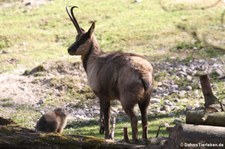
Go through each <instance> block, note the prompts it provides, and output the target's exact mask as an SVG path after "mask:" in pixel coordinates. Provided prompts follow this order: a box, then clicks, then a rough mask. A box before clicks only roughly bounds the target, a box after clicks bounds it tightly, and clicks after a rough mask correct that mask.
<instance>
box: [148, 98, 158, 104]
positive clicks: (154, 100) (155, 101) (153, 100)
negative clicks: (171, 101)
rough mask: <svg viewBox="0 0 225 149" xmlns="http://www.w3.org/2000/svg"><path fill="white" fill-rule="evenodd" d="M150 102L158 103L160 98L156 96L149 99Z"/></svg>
mask: <svg viewBox="0 0 225 149" xmlns="http://www.w3.org/2000/svg"><path fill="white" fill-rule="evenodd" d="M150 103H151V104H155V103H160V99H158V98H151V99H150Z"/></svg>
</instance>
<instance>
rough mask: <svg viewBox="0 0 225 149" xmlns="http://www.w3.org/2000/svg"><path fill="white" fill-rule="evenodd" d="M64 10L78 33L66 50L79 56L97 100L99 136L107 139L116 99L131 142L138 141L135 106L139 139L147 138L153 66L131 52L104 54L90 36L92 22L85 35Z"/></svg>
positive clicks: (93, 26)
mask: <svg viewBox="0 0 225 149" xmlns="http://www.w3.org/2000/svg"><path fill="white" fill-rule="evenodd" d="M74 8H77V6H73V7H71V9H70V12H69V10H68V6H67V7H66V11H67V13H68V15H69V17H70V19H71V21H72V23H73V24H74V26H75V28H76V30H77V33H78V34H77V36H76V40H75V42H74V43H73V44H72V45H71V46H70V47H69V48H68V53H69V54H70V55H81V60H82V63H83V67H84V69H85V71H86V74H87V79H88V82H89V85H90V87H91V89H92V90H93V92H94V93H95V94H96V95H97V96H98V97H99V99H100V122H102V123H101V124H100V131H99V132H100V133H104V131H105V139H109V138H110V130H109V125H110V121H109V119H110V100H114V99H118V100H120V102H121V105H122V107H123V109H124V111H125V113H126V114H127V115H128V116H129V118H130V122H131V127H132V139H133V141H134V142H137V141H138V134H137V133H138V128H137V117H136V115H135V113H134V111H133V108H134V106H135V105H136V104H138V106H139V108H140V111H141V115H142V130H143V132H142V138H143V139H147V108H148V105H149V101H150V96H151V92H152V88H153V77H152V73H153V68H152V65H151V64H150V63H149V62H148V61H147V60H146V59H144V58H143V57H142V56H140V55H136V54H131V53H122V52H114V53H106V54H105V53H103V52H102V50H101V49H100V46H99V44H98V42H97V40H96V38H95V35H94V34H93V32H94V29H95V22H92V25H91V27H90V28H89V30H88V31H87V32H86V31H85V30H84V29H82V28H81V27H80V26H79V24H78V22H77V20H76V18H75V16H74V13H73V9H74Z"/></svg>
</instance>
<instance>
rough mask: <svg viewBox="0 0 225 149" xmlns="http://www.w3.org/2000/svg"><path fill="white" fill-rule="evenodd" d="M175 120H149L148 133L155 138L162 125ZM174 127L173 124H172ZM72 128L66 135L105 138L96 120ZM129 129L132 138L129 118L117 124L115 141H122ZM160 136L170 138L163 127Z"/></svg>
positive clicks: (66, 131) (161, 118)
mask: <svg viewBox="0 0 225 149" xmlns="http://www.w3.org/2000/svg"><path fill="white" fill-rule="evenodd" d="M173 120H174V118H172V117H167V116H166V117H159V118H151V119H150V120H149V127H148V133H149V137H155V136H156V133H157V130H158V127H159V125H160V124H162V123H172V122H173ZM172 125H173V124H172ZM69 127H70V128H66V129H65V131H64V134H77V135H87V136H95V137H100V138H103V137H104V135H103V134H99V125H98V122H97V121H96V120H91V121H82V122H74V123H73V124H72V125H69ZM124 127H128V132H129V136H130V138H132V137H131V136H132V134H131V133H132V132H131V126H130V122H129V121H128V119H127V118H123V121H119V122H116V128H115V139H116V140H122V139H123V128H124ZM138 130H139V137H140V138H141V136H142V128H141V123H138ZM159 136H168V133H167V132H166V131H165V127H162V129H161V130H160V133H159Z"/></svg>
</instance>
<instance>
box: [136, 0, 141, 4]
mask: <svg viewBox="0 0 225 149" xmlns="http://www.w3.org/2000/svg"><path fill="white" fill-rule="evenodd" d="M140 2H142V0H134V3H140Z"/></svg>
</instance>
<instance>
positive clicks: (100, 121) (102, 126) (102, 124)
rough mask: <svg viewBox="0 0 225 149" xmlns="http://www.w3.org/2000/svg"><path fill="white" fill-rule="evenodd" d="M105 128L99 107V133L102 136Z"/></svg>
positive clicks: (102, 114)
mask: <svg viewBox="0 0 225 149" xmlns="http://www.w3.org/2000/svg"><path fill="white" fill-rule="evenodd" d="M104 132H105V128H104V113H103V110H102V108H101V106H100V118H99V133H100V134H104Z"/></svg>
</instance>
